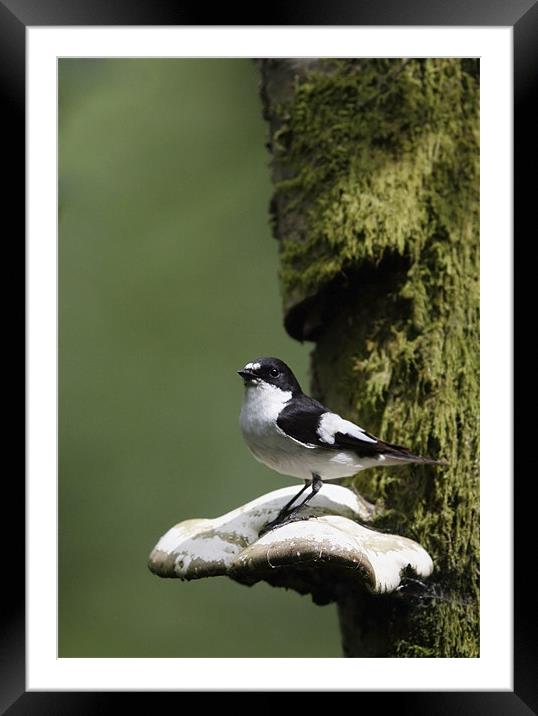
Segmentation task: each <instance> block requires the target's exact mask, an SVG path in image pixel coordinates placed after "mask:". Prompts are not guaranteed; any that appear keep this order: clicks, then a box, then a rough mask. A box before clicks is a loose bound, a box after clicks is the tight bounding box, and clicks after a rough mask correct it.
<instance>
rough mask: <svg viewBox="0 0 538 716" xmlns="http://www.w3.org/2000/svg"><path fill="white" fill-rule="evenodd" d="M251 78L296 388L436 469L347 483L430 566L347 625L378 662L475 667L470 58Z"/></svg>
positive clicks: (474, 110) (473, 69)
mask: <svg viewBox="0 0 538 716" xmlns="http://www.w3.org/2000/svg"><path fill="white" fill-rule="evenodd" d="M261 72H262V97H263V101H264V109H265V116H266V118H267V119H268V121H269V127H270V141H269V147H270V150H271V152H272V169H273V179H274V184H275V193H274V198H273V202H272V218H273V227H274V233H275V236H276V238H277V239H278V240H279V242H280V258H281V276H280V278H281V286H282V293H283V301H284V314H285V324H286V327H287V329H288V331H289V332H290V334H291V335H292V336H294V337H295V338H297V339H299V340H304V339H309V340H313V341H314V342H315V346H314V349H313V352H312V359H311V360H312V366H311V367H312V390H313V392H314V394H315V395H316V396H317V397H318V398H319V399H321V400H322V401H324V402H325V403H327V404H328V405H329V406H330V407H331V408H333V409H334V410H337V411H339V412H340V413H341V414H343V415H344V416H346V417H348V418H351V419H353V420H356V421H358V422H359V423H360V424H363V425H364V426H366V427H367V429H369V430H370V431H371V432H374V433H377V434H379V435H380V436H381V437H383V438H384V439H386V440H389V441H392V442H397V443H400V444H404V445H407V446H409V447H411V448H412V449H413V450H414V451H416V452H419V453H422V454H425V455H430V456H433V457H439V458H443V459H445V460H447V461H448V462H449V467H446V468H431V467H417V466H412V467H409V468H400V469H397V468H392V469H388V468H387V469H381V468H379V469H375V470H368V471H365V472H363V473H360V474H359V475H358V476H357V477H356V478H355V484H356V486H357V487H358V488H359V490H360V491H361V492H362V493H363V494H364V495H365V496H366V497H368V498H370V499H372V500H377V501H379V503H380V504H382V505H383V510H382V514H381V516H380V517H379V522H378V526H379V527H380V528H381V529H385V528H386V529H390V530H394V531H396V532H400V533H401V534H404V535H406V536H408V537H412V538H414V539H416V540H418V541H419V542H420V543H421V544H423V545H424V546H425V547H426V548H427V549H428V551H429V552H430V554H431V555H432V557H433V559H434V563H435V572H434V575H433V576H432V578H431V579H430V580H429V584H428V585H427V587H426V588H424V587H419V586H417V587H416V589H414V588H412V589H410V590H409V592H408V596H407V597H406V598H405V599H404V602H405V606H404V607H403V608H402V604H403V602H402V595H401V594H400V595H398V596H395V597H393V599H392V600H390V599H389V600H384V603H383V607H382V608H380V607H379V605H378V604H377V605H375V606H374V604H373V602H372V603H371V604H370V605H368V600H374V599H375V597H360V602H361V603H360V605H357V610H358V611H357V614H365V613H368V607H369V606H370V607H371V612H370V613H371V614H376V615H377V616H376V619H377V628H379V629H383V630H384V632H385V637H386V638H384V639H383V640H382V641H383V642H384V644H385V645H384V647H383V649H384V651H383V654H384V655H393V656H438V657H445V656H447V657H448V656H460V657H461V656H467V657H473V656H478V655H479V631H478V624H479V606H478V603H479V462H478V459H479V454H478V453H479V351H478V341H479V282H478V275H479V173H478V172H479V148H478V146H479V72H478V61H477V60H472V59H469V60H467V59H424V60H420V59H411V60H400V59H364V60H318V61H311V60H310V61H288V60H265V61H262V62H261ZM410 584H412V583H410ZM345 601H346V602H347V605H348V606H347V607H346V609H347V612H348V613H347V617H346V614H343V616H342V623H343V624H345V623H349V624H351V623H352V622H353V620H354V618H355V621H356V618H357V615H355V617H353V615H350V614H349V603H350V600H349V599H347V600H345ZM351 601H353V600H351ZM350 628H351V627H350ZM373 628H376V627H375V626H374V627H373ZM346 641H347V643H348V648H347V651H348V653H351V654H354V655H359V654H360V653H361V647H360V639H358V640H354V639H353V635H350V634H348V635H347V637H346ZM349 644H352V646H349Z"/></svg>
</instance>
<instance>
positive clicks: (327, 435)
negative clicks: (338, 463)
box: [317, 413, 377, 445]
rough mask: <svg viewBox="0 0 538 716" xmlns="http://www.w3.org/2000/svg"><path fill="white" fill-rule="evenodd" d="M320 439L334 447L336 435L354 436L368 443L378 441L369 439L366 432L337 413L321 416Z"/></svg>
mask: <svg viewBox="0 0 538 716" xmlns="http://www.w3.org/2000/svg"><path fill="white" fill-rule="evenodd" d="M317 432H318V435H319V439H320V440H322V441H323V442H324V443H328V444H329V445H334V436H335V435H336V433H343V434H344V435H352V436H353V437H354V438H357V439H359V440H364V441H365V442H367V443H376V442H377V440H374V439H373V438H370V437H368V435H366V433H365V432H364V430H363V429H362V428H361V427H359V426H358V425H355V423H352V422H351V421H350V420H344V418H341V417H340V416H339V415H337V414H336V413H324V414H323V415H322V416H321V420H320V421H319V427H318V431H317Z"/></svg>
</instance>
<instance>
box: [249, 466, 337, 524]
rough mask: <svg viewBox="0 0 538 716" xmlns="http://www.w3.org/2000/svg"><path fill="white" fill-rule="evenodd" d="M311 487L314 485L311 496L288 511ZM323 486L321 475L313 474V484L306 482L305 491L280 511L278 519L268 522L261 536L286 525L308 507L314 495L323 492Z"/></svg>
mask: <svg viewBox="0 0 538 716" xmlns="http://www.w3.org/2000/svg"><path fill="white" fill-rule="evenodd" d="M309 485H312V491H311V492H310V494H309V495H307V496H306V497H305V499H304V500H303V501H302V502H301V504H300V505H297V507H294V508H293V509H292V510H289V511H288V508H289V507H290V505H292V504H293V503H294V502H295V500H296V499H297V498H298V497H299V495H302V494H303V492H304V491H305V490H306V488H307V487H308V486H309ZM322 485H323V481H322V479H321V477H320V476H319V475H316V474H315V473H312V482H310V481H309V480H305V486H304V487H303V489H302V490H301V491H300V492H299V493H298V494H297V495H295V497H294V498H293V500H290V502H288V504H287V505H286V506H285V507H283V508H282V509H281V510H280V512H279V513H278V515H277V517H276V518H275V519H274V520H273V521H272V522H268V523H267V524H266V525H265V527H264V528H263V529H262V530H261V531H260V535H262V534H265V533H266V532H269V530H272V529H274V528H275V527H278V526H279V525H283V524H285V523H286V522H287V521H288V520H289V519H290V517H291V516H292V515H294V514H295V513H296V512H298V511H299V510H300V509H301V507H303V506H304V505H306V503H307V502H310V500H311V499H312V498H313V497H314V495H317V494H318V492H319V491H320V490H321V486H322Z"/></svg>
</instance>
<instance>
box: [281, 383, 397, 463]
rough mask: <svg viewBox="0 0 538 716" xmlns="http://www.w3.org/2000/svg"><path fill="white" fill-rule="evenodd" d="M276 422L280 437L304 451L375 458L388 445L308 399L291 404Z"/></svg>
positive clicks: (291, 402)
mask: <svg viewBox="0 0 538 716" xmlns="http://www.w3.org/2000/svg"><path fill="white" fill-rule="evenodd" d="M276 422H277V425H278V427H279V428H280V430H282V432H283V433H285V434H286V435H287V436H288V437H290V438H292V439H293V440H296V441H297V442H299V443H301V444H302V445H304V446H305V447H310V448H313V447H322V448H327V449H329V450H353V451H354V452H356V453H357V454H358V455H360V456H361V457H367V456H368V457H370V456H372V457H375V456H376V455H379V454H381V453H384V452H385V450H384V449H383V448H381V446H382V445H383V447H385V446H386V445H387V444H386V443H383V442H381V441H380V440H378V439H377V438H374V437H373V436H372V435H369V434H368V433H367V432H366V431H365V430H363V429H362V428H360V427H359V426H358V425H355V424H354V423H352V422H350V421H349V420H344V419H343V418H341V417H340V416H339V415H337V414H336V413H332V412H331V411H330V410H328V409H327V408H326V407H325V406H324V405H322V404H321V403H319V402H318V401H317V400H314V399H313V398H310V397H309V396H308V395H301V396H298V397H296V398H294V399H293V400H291V401H290V402H289V403H288V405H286V407H285V408H284V409H283V410H282V411H281V413H280V415H279V416H278V419H277V421H276Z"/></svg>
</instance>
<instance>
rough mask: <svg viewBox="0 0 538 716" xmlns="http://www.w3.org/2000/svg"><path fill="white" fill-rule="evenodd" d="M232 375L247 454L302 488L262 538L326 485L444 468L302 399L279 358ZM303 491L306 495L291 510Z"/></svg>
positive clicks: (257, 362)
mask: <svg viewBox="0 0 538 716" xmlns="http://www.w3.org/2000/svg"><path fill="white" fill-rule="evenodd" d="M237 373H238V374H239V375H240V376H241V378H242V379H243V382H244V386H245V392H244V397H243V404H242V406H241V413H240V426H241V432H242V434H243V438H244V440H245V442H246V444H247V446H248V448H249V450H250V452H251V453H252V454H253V456H254V457H255V458H256V460H258V461H259V462H261V463H263V464H264V465H266V466H267V467H269V468H272V469H273V470H276V472H279V473H281V474H283V475H288V476H290V477H295V478H299V479H301V480H304V483H305V484H304V487H303V488H302V489H301V490H300V491H299V492H298V493H297V494H296V495H295V496H294V497H293V498H292V499H291V500H290V501H289V502H288V503H287V504H286V505H285V506H284V507H283V508H282V509H281V510H280V512H279V514H278V515H277V517H276V519H274V520H273V521H272V522H271V523H269V524H268V525H267V526H266V527H265V528H264V530H263V531H264V532H265V531H268V530H269V529H274V528H275V527H277V526H279V525H281V524H282V523H283V522H287V521H288V520H291V519H292V517H293V516H294V515H295V514H296V513H297V511H298V510H299V509H300V508H301V507H303V506H304V505H306V504H307V503H308V502H309V501H310V500H311V499H312V498H313V497H314V496H315V495H316V494H317V493H318V492H319V490H320V489H321V487H322V485H323V482H324V481H326V480H339V479H341V478H345V477H351V476H352V475H355V474H356V473H358V472H359V471H361V470H366V469H367V468H370V467H378V466H385V465H405V464H409V463H421V464H423V465H446V464H447V463H445V462H444V461H440V460H434V459H432V458H429V457H422V456H420V455H415V454H413V453H412V452H411V451H410V450H409V449H408V448H406V447H403V446H402V445H394V444H391V443H387V442H385V441H383V440H380V439H379V438H377V437H375V436H374V435H371V434H370V433H368V432H366V430H365V429H364V428H362V427H360V426H359V425H357V424H356V423H354V422H352V421H350V420H346V419H345V418H342V417H341V416H340V415H338V414H337V413H334V412H332V411H331V410H329V408H327V407H325V406H324V405H323V404H322V403H320V402H319V401H317V400H315V399H314V398H311V397H310V396H309V395H306V394H305V393H303V391H302V389H301V386H300V385H299V381H298V380H297V378H296V377H295V375H294V374H293V371H292V370H291V368H289V366H288V365H286V363H284V361H282V360H280V359H279V358H273V357H261V358H257V359H255V360H253V361H250V362H249V363H247V364H246V365H245V366H244V367H243V368H241V370H238V371H237ZM308 487H310V488H311V490H310V493H309V494H307V496H306V497H305V498H304V500H303V501H302V502H301V503H300V504H297V505H295V507H292V505H294V503H295V502H296V501H297V500H298V499H299V497H300V496H301V495H302V494H303V493H304V492H305V491H306V490H307V489H308Z"/></svg>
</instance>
